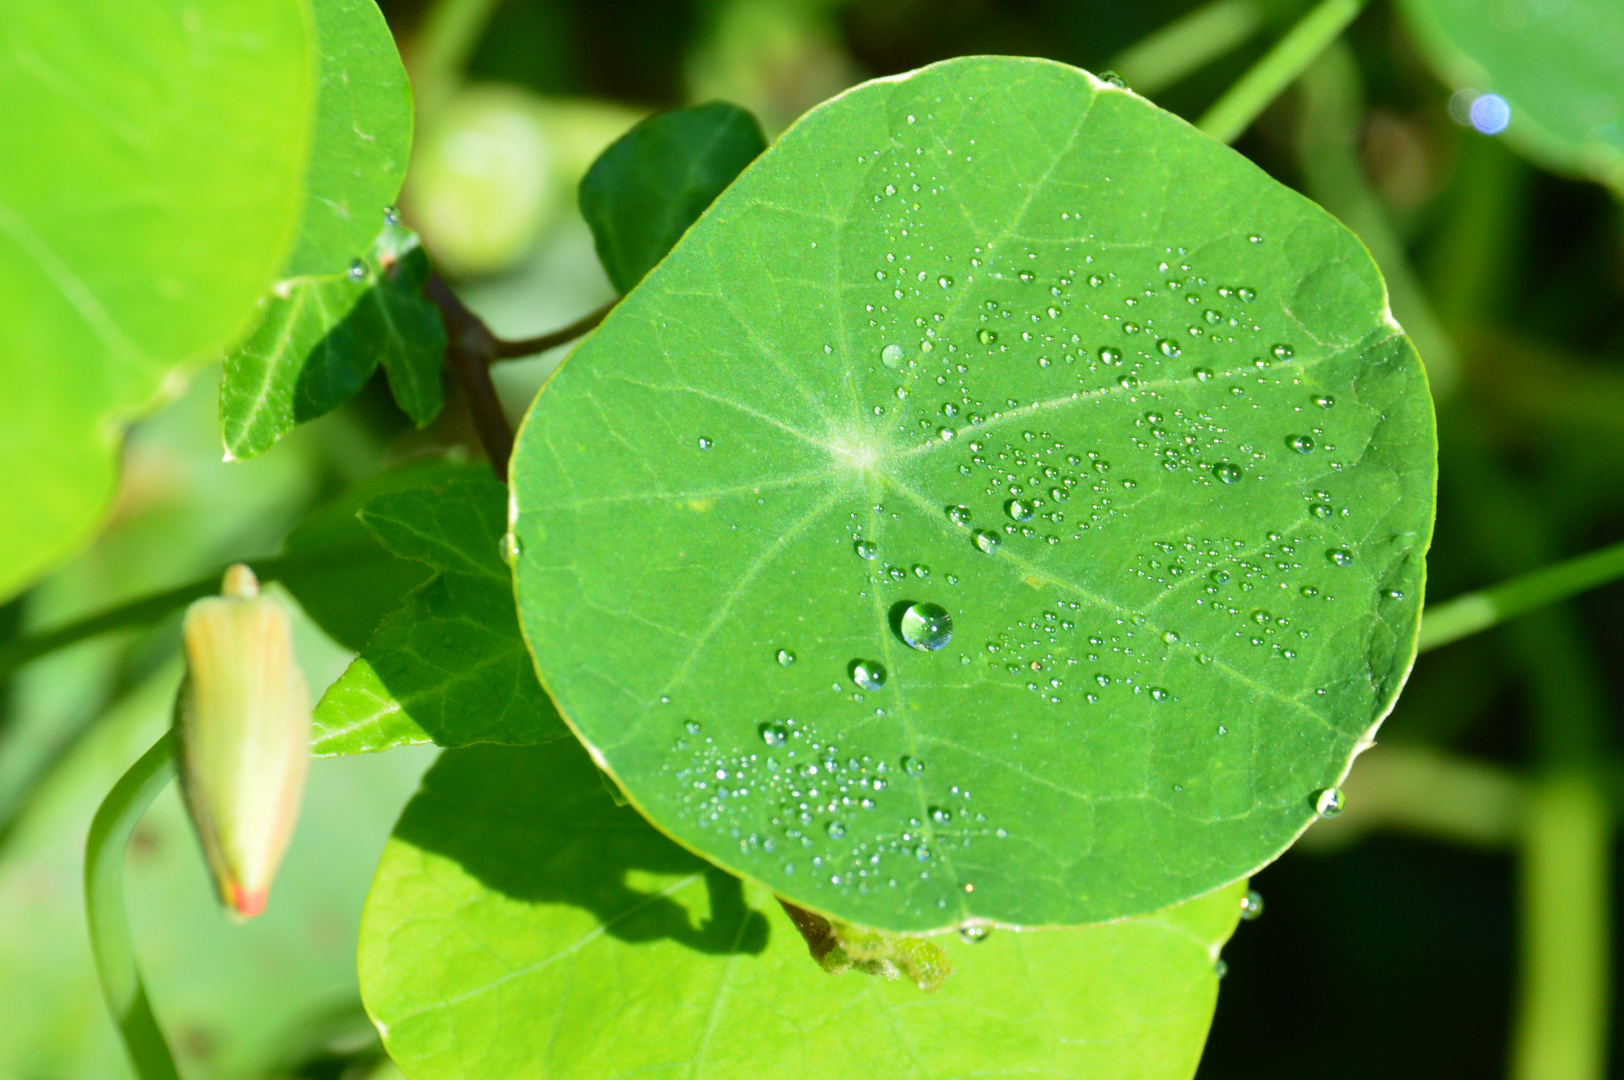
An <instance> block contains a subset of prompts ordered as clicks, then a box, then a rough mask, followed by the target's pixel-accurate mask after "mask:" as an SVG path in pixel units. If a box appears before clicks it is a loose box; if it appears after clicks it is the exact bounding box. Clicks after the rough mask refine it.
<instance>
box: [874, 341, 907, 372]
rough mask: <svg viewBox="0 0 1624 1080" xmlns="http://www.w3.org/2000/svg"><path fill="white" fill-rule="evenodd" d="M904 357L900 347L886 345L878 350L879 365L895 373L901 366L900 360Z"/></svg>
mask: <svg viewBox="0 0 1624 1080" xmlns="http://www.w3.org/2000/svg"><path fill="white" fill-rule="evenodd" d="M904 355H906V354H905V353H904V351H903V348H902V346H901V345H887V346H886V347H885V348H883V349H881V350H880V363H882V364H884V365H885V366H886V367H888V368H890V369H892V370H893V371H895V370H896V369H898V368H900V367H901V366H902V358H903V356H904Z"/></svg>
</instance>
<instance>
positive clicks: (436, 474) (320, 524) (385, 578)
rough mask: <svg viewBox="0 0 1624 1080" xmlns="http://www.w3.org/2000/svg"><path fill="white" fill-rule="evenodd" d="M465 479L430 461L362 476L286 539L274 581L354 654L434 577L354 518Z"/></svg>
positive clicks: (452, 466) (465, 470)
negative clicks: (365, 509)
mask: <svg viewBox="0 0 1624 1080" xmlns="http://www.w3.org/2000/svg"><path fill="white" fill-rule="evenodd" d="M469 475H470V470H469V467H468V466H466V465H461V464H458V463H455V462H451V461H447V460H445V459H443V458H430V459H428V460H420V461H413V462H409V463H407V464H405V465H402V466H401V467H399V468H396V469H390V470H388V471H386V472H381V473H379V474H377V475H376V476H371V477H368V478H367V479H365V480H363V481H361V482H360V483H359V484H356V485H355V486H354V487H352V488H350V489H349V490H348V491H346V492H345V493H344V494H343V495H341V496H340V497H339V498H337V499H335V500H333V501H332V502H330V503H327V504H326V505H324V506H321V507H318V508H317V509H316V510H315V511H314V512H313V513H311V514H310V516H309V517H307V518H305V519H304V520H303V521H301V522H300V523H299V524H298V525H297V526H296V527H295V528H294V529H293V531H292V532H290V533H288V535H287V539H286V540H285V541H283V544H282V554H283V556H284V557H285V560H284V564H283V565H284V568H283V569H282V570H281V571H280V572H278V574H277V575H276V577H277V580H278V581H280V582H281V583H282V584H283V586H285V587H286V588H287V590H288V591H289V592H291V593H292V594H293V595H294V597H295V598H296V599H297V600H298V601H299V606H300V607H302V608H304V610H305V613H306V614H307V615H309V616H310V617H311V618H312V619H313V620H315V622H316V625H318V626H320V627H321V628H322V630H323V631H325V632H326V634H327V636H328V637H330V638H332V639H333V640H334V641H336V642H338V643H339V644H340V645H342V646H344V647H345V648H346V649H349V650H350V651H351V652H360V651H361V650H362V649H363V648H365V647H366V643H367V641H368V639H370V638H371V637H372V633H373V631H375V630H377V629H378V626H379V625H380V624H381V623H382V622H383V620H384V618H385V616H387V615H388V614H389V613H390V612H392V611H394V610H395V609H396V608H398V607H399V606H400V605H401V603H402V602H403V601H404V600H405V599H406V596H407V594H408V593H410V592H411V591H412V590H413V589H415V588H417V587H418V586H419V585H422V584H423V583H424V582H426V581H428V580H429V578H431V577H433V576H434V571H433V569H431V568H430V567H429V566H427V565H425V564H424V563H421V562H418V561H416V560H414V559H404V558H401V557H400V556H398V555H394V554H392V553H391V552H390V551H389V550H388V549H386V548H385V547H384V546H383V545H382V544H380V543H378V541H377V539H376V538H374V537H373V535H372V534H371V533H370V532H368V531H367V529H366V526H364V525H362V524H361V519H360V517H359V516H357V511H359V510H360V509H361V507H362V506H364V505H365V504H366V503H368V502H370V501H371V500H373V499H374V498H377V497H378V496H379V495H385V494H388V493H390V492H395V491H402V490H406V489H410V488H417V487H426V486H429V485H432V484H438V483H444V482H446V481H449V480H456V479H461V478H464V477H467V476H469Z"/></svg>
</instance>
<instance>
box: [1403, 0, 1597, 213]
mask: <svg viewBox="0 0 1624 1080" xmlns="http://www.w3.org/2000/svg"><path fill="white" fill-rule="evenodd" d="M1400 6H1401V7H1403V9H1404V13H1405V15H1407V16H1408V18H1409V22H1410V26H1411V27H1412V28H1413V29H1414V31H1415V35H1416V38H1417V40H1419V41H1420V43H1421V45H1422V47H1423V50H1424V51H1425V52H1426V54H1427V56H1428V58H1429V59H1431V61H1432V62H1433V64H1434V65H1435V66H1436V67H1437V68H1438V70H1439V72H1440V74H1442V76H1443V77H1444V79H1445V80H1446V81H1448V82H1450V83H1452V84H1454V85H1455V86H1457V87H1459V88H1461V89H1463V90H1475V91H1477V92H1478V93H1479V94H1480V95H1482V96H1480V97H1478V98H1477V99H1476V100H1473V101H1471V102H1468V103H1466V108H1467V110H1468V112H1469V117H1468V118H1469V119H1470V121H1471V123H1472V124H1473V126H1475V127H1477V128H1478V129H1479V130H1481V131H1484V132H1487V133H1489V134H1496V135H1497V134H1499V133H1500V132H1501V131H1502V130H1503V131H1504V132H1505V137H1506V139H1507V140H1509V141H1510V142H1511V143H1512V144H1513V145H1514V146H1516V147H1517V148H1518V149H1520V150H1521V151H1522V152H1523V153H1525V154H1527V155H1528V156H1529V157H1530V158H1533V159H1534V160H1535V161H1537V162H1539V163H1540V164H1541V165H1545V166H1547V167H1549V168H1552V169H1556V170H1558V171H1559V172H1569V173H1578V174H1580V175H1584V176H1589V177H1591V178H1592V179H1595V180H1599V181H1601V182H1602V183H1604V184H1608V185H1610V186H1611V187H1612V188H1613V190H1614V191H1615V192H1617V193H1619V194H1620V195H1621V196H1624V61H1621V60H1620V57H1624V5H1620V4H1619V3H1618V0H1560V2H1559V3H1548V2H1542V0H1403V3H1402V4H1401V5H1400ZM1490 92H1492V94H1493V95H1494V96H1492V97H1491V96H1488V95H1489V94H1490Z"/></svg>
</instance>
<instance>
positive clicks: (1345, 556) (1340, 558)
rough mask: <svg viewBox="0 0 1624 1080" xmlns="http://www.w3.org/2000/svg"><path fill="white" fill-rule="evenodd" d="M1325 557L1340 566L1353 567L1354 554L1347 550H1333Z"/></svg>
mask: <svg viewBox="0 0 1624 1080" xmlns="http://www.w3.org/2000/svg"><path fill="white" fill-rule="evenodd" d="M1325 557H1326V558H1327V559H1329V560H1331V562H1333V563H1335V564H1336V565H1338V566H1352V565H1353V552H1351V551H1349V550H1348V549H1347V548H1341V547H1339V548H1332V549H1331V550H1330V551H1327V552H1326V553H1325Z"/></svg>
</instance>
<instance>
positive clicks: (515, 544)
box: [496, 533, 524, 566]
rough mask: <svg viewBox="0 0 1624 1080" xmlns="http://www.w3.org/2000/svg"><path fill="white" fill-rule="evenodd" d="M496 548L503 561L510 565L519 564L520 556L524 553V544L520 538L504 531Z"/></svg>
mask: <svg viewBox="0 0 1624 1080" xmlns="http://www.w3.org/2000/svg"><path fill="white" fill-rule="evenodd" d="M496 550H497V552H498V553H499V554H500V555H501V556H502V561H503V562H505V563H507V564H508V565H509V566H514V565H517V563H518V561H519V556H520V555H522V554H524V544H522V543H520V541H519V538H518V537H517V536H514V535H513V534H512V533H503V534H502V539H501V540H500V541H499V542H498V543H497V546H496Z"/></svg>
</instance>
